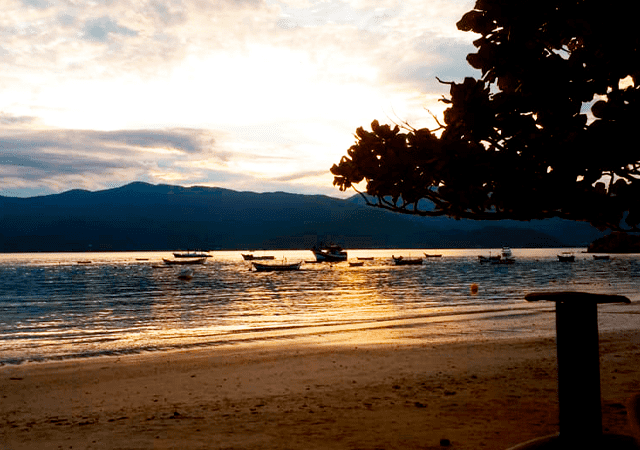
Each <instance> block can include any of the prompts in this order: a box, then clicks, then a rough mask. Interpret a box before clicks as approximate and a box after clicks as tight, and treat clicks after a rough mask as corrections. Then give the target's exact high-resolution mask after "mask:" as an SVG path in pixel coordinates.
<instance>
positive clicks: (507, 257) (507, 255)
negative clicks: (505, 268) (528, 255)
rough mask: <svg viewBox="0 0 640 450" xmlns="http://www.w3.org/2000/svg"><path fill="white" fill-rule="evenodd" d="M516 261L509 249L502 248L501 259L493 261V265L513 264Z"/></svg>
mask: <svg viewBox="0 0 640 450" xmlns="http://www.w3.org/2000/svg"><path fill="white" fill-rule="evenodd" d="M515 262H516V260H515V258H514V257H513V252H512V251H511V249H510V248H509V247H502V250H501V252H500V257H499V258H496V259H495V260H492V261H491V263H492V264H513V263H515Z"/></svg>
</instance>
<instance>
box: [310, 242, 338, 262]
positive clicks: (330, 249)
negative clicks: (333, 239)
mask: <svg viewBox="0 0 640 450" xmlns="http://www.w3.org/2000/svg"><path fill="white" fill-rule="evenodd" d="M311 251H312V252H313V254H314V255H315V257H316V260H317V261H318V262H341V261H346V260H347V252H346V251H344V250H343V249H342V247H340V246H339V245H336V244H323V245H320V246H316V245H314V246H313V248H312V249H311Z"/></svg>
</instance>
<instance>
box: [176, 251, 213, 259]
mask: <svg viewBox="0 0 640 450" xmlns="http://www.w3.org/2000/svg"><path fill="white" fill-rule="evenodd" d="M173 256H174V257H175V258H211V255H210V254H208V253H204V252H184V253H179V252H178V253H174V254H173Z"/></svg>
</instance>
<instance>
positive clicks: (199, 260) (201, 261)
mask: <svg viewBox="0 0 640 450" xmlns="http://www.w3.org/2000/svg"><path fill="white" fill-rule="evenodd" d="M206 260H207V258H193V259H166V258H162V261H164V263H165V264H168V265H170V266H181V265H185V264H204V263H205V261H206Z"/></svg>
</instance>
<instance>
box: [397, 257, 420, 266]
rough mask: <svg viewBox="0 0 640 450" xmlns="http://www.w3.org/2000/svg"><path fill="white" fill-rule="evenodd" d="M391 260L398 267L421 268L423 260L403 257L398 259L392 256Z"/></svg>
mask: <svg viewBox="0 0 640 450" xmlns="http://www.w3.org/2000/svg"><path fill="white" fill-rule="evenodd" d="M391 259H393V263H394V264H395V265H396V266H419V265H420V264H422V258H404V257H402V256H398V257H397V258H396V257H395V256H393V255H391Z"/></svg>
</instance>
